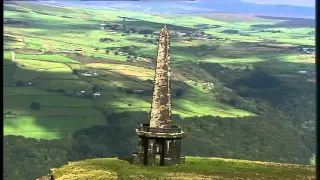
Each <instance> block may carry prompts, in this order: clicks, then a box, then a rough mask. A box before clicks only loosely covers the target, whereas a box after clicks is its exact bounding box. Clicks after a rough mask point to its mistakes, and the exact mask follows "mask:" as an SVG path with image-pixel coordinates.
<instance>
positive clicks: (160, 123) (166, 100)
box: [150, 26, 171, 128]
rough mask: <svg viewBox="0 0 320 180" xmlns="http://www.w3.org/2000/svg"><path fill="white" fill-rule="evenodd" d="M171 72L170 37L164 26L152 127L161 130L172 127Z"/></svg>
mask: <svg viewBox="0 0 320 180" xmlns="http://www.w3.org/2000/svg"><path fill="white" fill-rule="evenodd" d="M170 70H171V62H170V36H169V32H168V30H167V27H166V26H164V27H163V29H162V30H161V32H160V34H159V45H158V57H157V65H156V70H155V77H154V89H153V98H152V105H151V120H150V127H158V128H159V127H166V126H170V124H171V117H170V116H171V86H170V84H171V83H170V80H171V74H170Z"/></svg>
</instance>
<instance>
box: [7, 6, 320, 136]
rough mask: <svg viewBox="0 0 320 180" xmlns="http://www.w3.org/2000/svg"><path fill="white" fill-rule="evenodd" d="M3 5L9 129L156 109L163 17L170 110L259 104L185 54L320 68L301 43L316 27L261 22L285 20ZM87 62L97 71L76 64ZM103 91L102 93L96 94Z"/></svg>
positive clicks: (46, 127) (189, 112) (207, 111)
mask: <svg viewBox="0 0 320 180" xmlns="http://www.w3.org/2000/svg"><path fill="white" fill-rule="evenodd" d="M4 9H5V11H4V18H5V24H4V49H5V50H4V84H5V87H4V100H5V101H4V110H5V116H6V118H5V121H4V134H5V135H8V134H16V135H23V136H26V137H35V138H48V139H54V138H61V137H66V136H68V133H69V134H70V133H71V132H73V131H74V130H77V129H81V128H84V127H89V126H93V125H99V124H104V123H107V122H106V119H105V118H104V115H103V114H104V113H105V112H125V111H137V110H141V111H149V110H150V103H151V93H152V87H153V86H152V80H153V75H154V69H153V68H154V62H155V58H156V49H157V37H158V35H157V32H159V31H160V29H161V27H162V26H163V24H167V25H168V29H169V31H170V32H171V34H172V43H171V46H172V48H171V53H172V55H171V57H172V61H173V63H174V64H173V67H174V71H173V79H174V81H175V82H174V83H173V87H174V89H173V91H174V93H176V94H178V95H176V96H174V100H173V112H174V114H178V115H180V116H181V117H193V116H206V115H212V116H220V117H243V116H255V115H256V114H255V113H253V112H250V110H244V109H241V108H239V107H236V106H233V105H230V103H229V104H228V103H224V102H221V101H217V97H216V96H214V95H213V94H212V91H213V90H212V88H213V87H206V85H203V84H205V83H207V81H206V80H205V79H203V78H202V77H201V76H199V74H198V73H199V72H198V73H197V72H196V71H189V70H188V69H189V68H185V69H183V68H181V67H180V65H179V63H185V62H188V63H191V64H192V65H191V66H193V65H196V64H199V63H218V64H221V65H222V66H223V67H242V66H244V67H251V66H260V67H264V68H266V69H268V70H270V73H273V74H279V72H283V71H286V73H289V74H291V75H293V77H294V76H295V75H297V73H296V72H297V71H299V70H308V71H309V70H312V69H313V68H314V62H315V56H314V55H313V54H301V53H300V52H298V51H297V50H296V48H298V47H300V46H303V45H304V46H307V45H308V47H309V46H314V40H310V39H312V37H313V35H310V34H309V33H310V32H311V31H312V28H295V29H293V28H290V27H274V28H267V30H268V31H267V32H266V31H265V30H264V29H265V28H261V27H260V26H262V27H264V26H272V25H278V24H279V23H281V22H283V21H281V20H272V19H266V18H261V17H253V16H235V15H228V14H213V15H212V14H206V15H172V17H169V16H159V15H151V14H144V13H138V12H130V11H124V10H115V9H91V8H84V7H53V6H47V5H41V4H34V3H27V2H15V3H5V5H4ZM123 16H125V17H126V18H127V19H126V20H123ZM248 19H250V21H248ZM231 21H232V23H230V22H231ZM200 22H201V23H200ZM102 24H104V25H105V26H102ZM235 29H236V31H232V30H235ZM270 31H272V32H273V31H275V32H276V33H270ZM177 33H178V34H179V33H185V34H186V35H177ZM199 33H200V34H199ZM285 63H291V64H290V65H285V66H284V65H283V64H285ZM80 69H81V70H87V71H88V72H89V73H97V74H98V75H97V76H90V77H87V76H84V75H81V73H80V74H79V73H78V74H77V73H75V71H76V70H80ZM201 72H202V71H201ZM298 76H299V75H298ZM206 77H207V79H208V78H209V79H212V78H213V76H212V75H210V74H208V75H206ZM303 78H304V77H303ZM308 79H310V78H308ZM214 86H215V87H217V86H216V85H214ZM210 88H211V89H210ZM181 89H182V90H181ZM213 89H214V88H213ZM80 91H83V94H82V95H81V94H79V92H80ZM178 91H183V93H180V94H179V93H177V92H178ZM227 91H228V90H224V92H227ZM96 92H98V93H100V95H99V97H97V98H93V93H96ZM137 92H138V93H137ZM32 103H40V108H39V109H32V108H31V104H32ZM90 118H92V120H90V121H89V120H88V119H90ZM69 121H70V123H69ZM18 122H19V123H18ZM20 122H21V123H20ZM66 122H68V123H67V124H68V125H67V126H66V125H65V123H66ZM62 127H63V128H62ZM64 131H68V133H66V132H64Z"/></svg>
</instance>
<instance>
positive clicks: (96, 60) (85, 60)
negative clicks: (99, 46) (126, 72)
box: [65, 54, 154, 69]
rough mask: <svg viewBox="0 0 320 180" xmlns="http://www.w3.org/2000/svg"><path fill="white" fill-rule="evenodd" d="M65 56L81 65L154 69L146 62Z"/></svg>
mask: <svg viewBox="0 0 320 180" xmlns="http://www.w3.org/2000/svg"><path fill="white" fill-rule="evenodd" d="M65 56H66V57H68V58H71V59H75V60H77V61H80V62H81V63H83V64H91V63H104V64H126V65H132V66H140V67H144V68H151V69H154V65H153V64H151V63H148V62H128V61H117V60H112V59H105V58H97V57H89V56H83V55H79V54H65Z"/></svg>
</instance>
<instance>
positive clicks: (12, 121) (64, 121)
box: [4, 116, 106, 139]
mask: <svg viewBox="0 0 320 180" xmlns="http://www.w3.org/2000/svg"><path fill="white" fill-rule="evenodd" d="M105 123H106V121H105V118H104V117H103V116H100V117H99V116H96V117H93V118H92V117H91V118H86V117H83V116H56V117H55V116H52V117H33V116H23V117H19V116H17V117H14V118H5V119H4V129H5V130H4V135H20V136H24V137H30V138H37V139H59V138H63V137H68V135H70V134H71V133H72V132H74V131H75V130H78V129H83V128H87V127H91V126H93V125H104V124H105Z"/></svg>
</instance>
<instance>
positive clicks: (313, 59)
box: [296, 58, 316, 63]
mask: <svg viewBox="0 0 320 180" xmlns="http://www.w3.org/2000/svg"><path fill="white" fill-rule="evenodd" d="M296 62H310V63H315V62H316V59H315V58H308V59H302V60H298V61H296Z"/></svg>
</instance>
